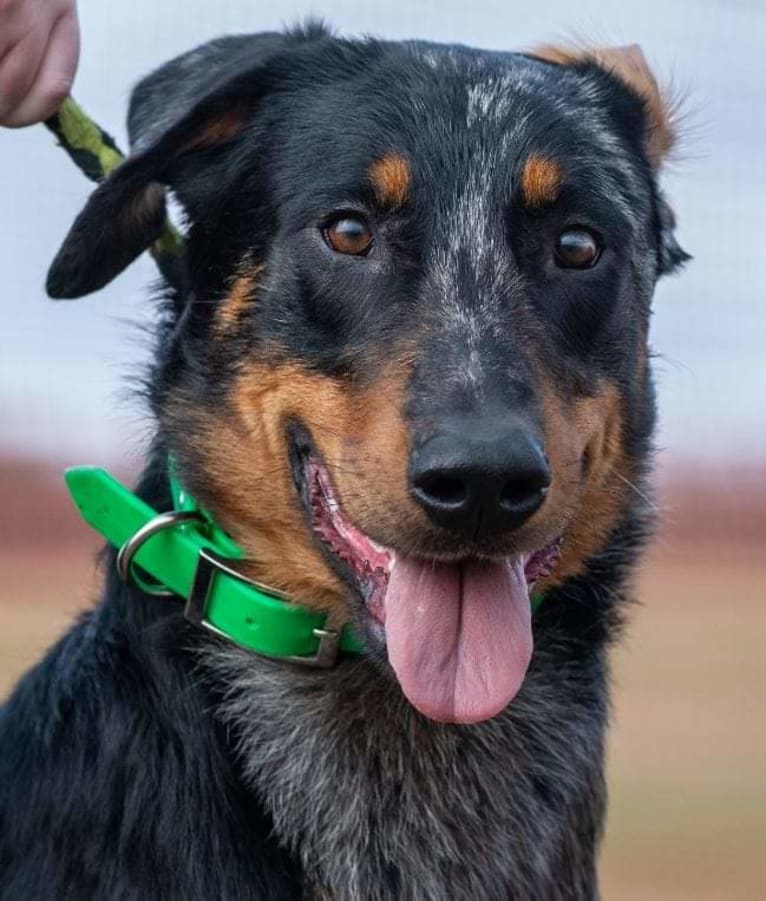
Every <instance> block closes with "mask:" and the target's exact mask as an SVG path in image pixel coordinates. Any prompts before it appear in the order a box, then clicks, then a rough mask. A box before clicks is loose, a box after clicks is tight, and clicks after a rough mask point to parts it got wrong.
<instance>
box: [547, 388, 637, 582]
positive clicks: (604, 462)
mask: <svg viewBox="0 0 766 901" xmlns="http://www.w3.org/2000/svg"><path fill="white" fill-rule="evenodd" d="M542 404H543V415H544V421H545V432H546V450H547V453H548V457H549V459H550V463H551V468H552V470H553V485H552V490H551V493H550V495H549V497H548V500H547V502H546V507H548V506H550V508H551V509H552V510H554V511H557V513H558V515H559V516H560V517H561V518H562V520H563V522H564V523H565V527H564V533H563V534H564V542H563V546H562V553H561V559H560V561H559V563H558V565H557V566H556V569H555V571H554V573H553V575H552V577H551V578H550V579H549V580H547V581H546V582H544V583H542V584H541V588H542V589H543V590H544V589H545V588H547V587H549V586H551V585H556V584H560V583H562V582H563V581H564V580H565V579H567V578H570V577H571V576H575V575H578V574H580V573H581V572H582V571H583V568H584V565H585V562H586V561H587V560H588V558H589V557H591V556H592V555H593V554H595V553H596V552H598V551H599V550H600V549H601V548H602V547H603V546H604V544H605V542H606V540H607V538H608V537H609V534H610V533H611V531H612V530H613V529H614V527H615V526H616V524H617V521H618V519H619V517H620V515H621V513H622V512H623V510H624V508H625V501H626V498H627V487H628V482H629V480H630V477H631V472H630V467H629V463H628V461H627V458H626V456H625V452H624V448H623V442H622V398H621V395H620V392H619V390H618V388H617V386H616V385H614V384H612V383H605V384H604V385H603V386H602V389H601V391H600V392H599V393H598V394H596V395H595V396H593V397H586V398H581V399H579V400H577V401H575V402H574V403H571V404H568V403H566V402H565V401H563V400H562V399H561V398H560V397H558V396H557V395H556V393H555V392H554V391H553V389H552V387H551V386H550V385H548V384H544V385H543V386H542Z"/></svg>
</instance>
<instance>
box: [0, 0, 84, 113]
mask: <svg viewBox="0 0 766 901" xmlns="http://www.w3.org/2000/svg"><path fill="white" fill-rule="evenodd" d="M79 54H80V30H79V27H78V24H77V6H76V3H75V0H0V125H7V126H10V127H11V128H19V127H21V126H22V125H31V124H33V123H34V122H40V121H42V120H43V119H47V118H48V116H51V115H53V113H55V112H56V110H57V109H58V108H59V106H60V105H61V102H62V101H63V100H64V98H65V97H66V96H67V95H68V94H69V89H70V87H71V86H72V81H73V80H74V74H75V71H76V70H77V60H78V57H79Z"/></svg>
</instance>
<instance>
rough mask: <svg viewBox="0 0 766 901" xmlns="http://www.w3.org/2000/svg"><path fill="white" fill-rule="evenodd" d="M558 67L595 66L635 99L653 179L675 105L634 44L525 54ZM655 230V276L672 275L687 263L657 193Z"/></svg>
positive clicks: (670, 137)
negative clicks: (615, 80) (638, 104)
mask: <svg viewBox="0 0 766 901" xmlns="http://www.w3.org/2000/svg"><path fill="white" fill-rule="evenodd" d="M528 55H529V56H532V57H534V58H536V59H542V60H544V61H545V62H549V63H556V64H558V65H565V66H566V65H569V66H587V65H595V66H597V67H598V68H599V69H602V70H603V71H606V72H609V73H610V74H611V75H613V76H614V77H616V78H617V79H618V80H619V81H620V82H621V83H622V84H623V85H624V86H625V87H626V88H628V90H629V91H630V92H631V93H632V94H633V96H634V97H636V98H637V99H638V100H639V101H640V102H641V105H642V107H643V111H644V122H645V132H644V150H645V153H646V158H647V159H648V161H649V164H650V165H651V167H652V170H653V171H654V173H655V175H656V173H657V172H658V171H659V169H660V167H661V165H662V163H663V162H664V161H665V159H666V158H667V157H668V154H669V153H670V152H671V151H672V149H673V147H674V146H675V144H676V139H677V132H676V127H675V121H674V120H675V118H676V114H677V112H678V110H677V103H676V102H675V101H674V100H673V99H672V98H671V97H669V96H668V95H666V93H665V92H663V91H662V90H661V89H660V86H659V84H658V83H657V79H656V78H655V77H654V75H653V73H652V71H651V69H650V68H649V64H648V63H647V61H646V57H645V56H644V54H643V51H642V50H641V48H640V47H639V46H638V44H631V45H628V46H625V47H587V46H577V45H571V46H554V45H545V46H542V47H536V48H535V49H534V50H532V51H531V52H530V53H529V54H528ZM656 210H657V226H658V229H659V250H658V274H660V275H664V274H666V273H668V272H672V271H673V270H675V269H677V268H678V267H679V266H681V265H683V263H685V262H686V261H687V260H689V259H691V257H690V256H689V254H687V253H686V251H684V250H683V249H682V248H681V247H680V246H679V244H678V242H677V241H676V238H675V234H674V229H675V224H676V223H675V215H674V214H673V211H672V209H671V208H670V206H669V205H668V203H667V201H666V200H665V198H664V197H663V196H662V194H661V192H659V191H658V197H657V205H656Z"/></svg>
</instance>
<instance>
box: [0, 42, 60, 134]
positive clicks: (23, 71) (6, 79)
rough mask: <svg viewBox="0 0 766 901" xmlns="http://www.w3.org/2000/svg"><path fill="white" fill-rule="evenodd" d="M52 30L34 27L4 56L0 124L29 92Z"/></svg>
mask: <svg viewBox="0 0 766 901" xmlns="http://www.w3.org/2000/svg"><path fill="white" fill-rule="evenodd" d="M49 38H50V32H48V31H46V30H42V31H41V30H40V29H37V28H36V29H33V30H32V31H30V32H29V33H28V34H27V35H25V37H23V38H22V39H21V40H20V41H18V42H17V43H16V44H14V45H13V47H11V48H10V49H9V50H8V52H7V53H6V54H5V55H4V56H3V57H2V58H0V124H5V118H6V117H7V116H8V115H10V113H12V112H13V110H15V109H16V107H17V106H19V104H21V103H22V102H23V101H24V98H25V97H26V96H27V94H29V91H30V90H31V88H32V85H33V84H34V83H35V80H36V78H37V75H38V73H39V72H40V69H41V68H42V64H43V59H44V57H45V48H46V47H47V46H48V41H49Z"/></svg>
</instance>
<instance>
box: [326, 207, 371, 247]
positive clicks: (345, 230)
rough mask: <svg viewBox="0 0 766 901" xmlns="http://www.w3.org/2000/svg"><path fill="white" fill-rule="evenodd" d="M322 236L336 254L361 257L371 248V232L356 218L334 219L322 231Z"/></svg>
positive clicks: (363, 222) (362, 221)
mask: <svg viewBox="0 0 766 901" xmlns="http://www.w3.org/2000/svg"><path fill="white" fill-rule="evenodd" d="M324 236H325V240H326V241H327V243H328V244H329V245H330V247H332V249H333V250H334V251H335V252H336V253H349V254H352V255H353V256H362V255H363V254H365V253H367V251H368V250H369V249H370V247H371V246H372V232H371V231H370V229H369V228H368V227H367V224H366V223H365V221H364V220H363V219H359V218H358V217H357V216H344V217H343V218H342V219H336V220H335V222H332V223H331V224H330V225H328V226H327V228H326V229H325V230H324Z"/></svg>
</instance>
